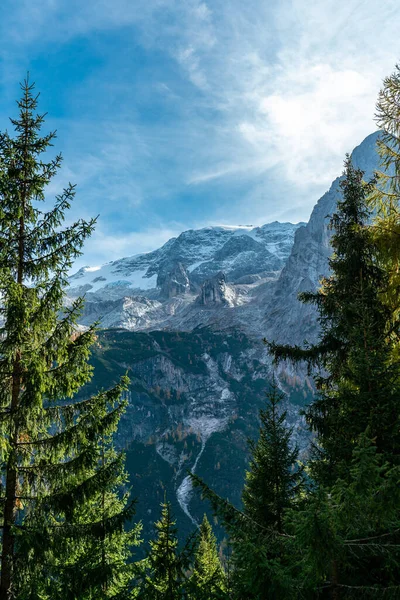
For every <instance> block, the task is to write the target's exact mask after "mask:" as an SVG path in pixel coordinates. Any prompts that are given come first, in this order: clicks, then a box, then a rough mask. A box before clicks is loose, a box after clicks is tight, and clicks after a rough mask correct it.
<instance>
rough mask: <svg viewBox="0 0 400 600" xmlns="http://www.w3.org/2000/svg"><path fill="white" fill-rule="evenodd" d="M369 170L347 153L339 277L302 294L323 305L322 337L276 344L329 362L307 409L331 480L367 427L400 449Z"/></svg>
mask: <svg viewBox="0 0 400 600" xmlns="http://www.w3.org/2000/svg"><path fill="white" fill-rule="evenodd" d="M362 175H363V173H362V172H361V171H359V170H357V169H354V167H353V166H352V164H351V161H350V159H347V161H346V170H345V178H344V180H343V181H342V183H341V187H342V190H343V200H342V201H340V202H339V203H338V209H337V213H336V214H334V215H333V217H332V220H331V226H332V228H333V229H334V235H333V237H332V246H333V250H334V254H333V256H332V258H331V260H330V267H331V271H332V275H331V276H330V277H329V278H325V279H323V281H322V287H321V289H320V290H319V291H318V292H316V293H306V294H302V295H301V300H303V301H305V302H312V303H314V304H316V305H317V308H318V311H319V315H320V324H321V337H320V341H319V343H318V344H317V345H315V346H312V347H309V348H305V349H299V348H290V347H282V346H278V345H276V344H274V343H272V344H269V348H270V350H271V352H272V353H273V354H274V356H275V359H276V360H281V359H283V358H289V359H291V360H294V361H299V360H305V361H307V362H308V364H309V365H310V366H317V367H318V368H322V372H320V374H319V375H317V377H316V383H317V386H318V388H319V390H320V393H319V396H318V398H317V399H316V400H315V401H314V402H313V403H312V404H311V406H310V408H309V409H308V410H307V411H306V415H307V420H308V423H309V425H310V427H311V429H312V430H314V431H315V432H316V433H317V434H318V443H319V448H317V449H316V453H315V458H316V461H315V463H314V467H315V469H316V470H317V471H318V473H315V475H316V476H317V477H318V478H319V479H320V481H325V483H326V482H328V481H331V482H333V481H334V480H335V478H336V477H337V476H339V475H340V476H345V474H346V472H348V465H349V464H350V461H351V456H352V451H353V449H354V445H355V443H356V441H357V439H358V436H359V435H360V434H362V433H363V432H364V431H365V430H366V428H367V427H368V428H369V431H370V435H371V437H373V438H375V439H376V445H377V448H378V451H379V452H385V453H386V454H387V456H388V457H389V456H393V454H394V453H396V454H397V453H398V452H399V451H400V437H399V416H398V413H397V410H396V406H397V404H398V399H399V385H398V384H399V381H400V369H399V364H398V363H396V362H394V361H393V360H392V347H393V341H392V337H393V336H394V335H395V333H394V331H393V328H392V325H393V315H392V312H391V311H390V308H389V307H388V306H387V304H386V303H385V301H384V298H383V296H382V292H383V290H385V289H386V288H387V283H388V276H387V272H386V270H385V269H384V268H383V266H382V265H380V264H379V261H378V260H377V248H376V244H375V240H374V235H373V232H372V229H371V226H370V225H369V220H370V217H371V213H370V210H369V208H368V202H367V196H368V194H369V193H370V192H371V190H372V186H371V185H370V184H368V185H367V184H364V183H363V182H362ZM396 335H397V334H396Z"/></svg>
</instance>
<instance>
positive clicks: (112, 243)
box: [73, 223, 183, 272]
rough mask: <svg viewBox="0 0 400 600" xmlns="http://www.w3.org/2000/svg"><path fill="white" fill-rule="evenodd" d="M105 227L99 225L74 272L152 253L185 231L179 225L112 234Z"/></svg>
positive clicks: (86, 245)
mask: <svg viewBox="0 0 400 600" xmlns="http://www.w3.org/2000/svg"><path fill="white" fill-rule="evenodd" d="M104 225H105V224H104V223H103V228H102V226H101V223H99V224H98V225H97V227H96V229H95V232H94V234H93V235H92V237H91V238H89V239H88V240H87V242H86V243H85V248H84V250H85V255H84V257H81V258H79V259H78V260H77V261H76V262H75V263H74V267H73V271H74V272H76V271H77V270H78V269H80V268H81V267H83V266H88V265H92V264H94V263H96V264H105V263H106V262H111V261H113V260H117V259H118V258H121V257H123V256H133V255H135V254H142V253H145V252H151V251H152V250H155V249H157V248H159V247H160V246H162V245H163V244H165V242H167V241H168V240H169V239H171V238H172V237H176V236H178V235H179V234H180V233H181V231H182V229H183V226H182V224H177V225H176V227H164V226H163V225H160V226H159V227H152V228H149V229H144V230H143V231H134V232H130V233H126V232H124V233H122V232H119V233H111V232H110V231H108V230H107V229H104Z"/></svg>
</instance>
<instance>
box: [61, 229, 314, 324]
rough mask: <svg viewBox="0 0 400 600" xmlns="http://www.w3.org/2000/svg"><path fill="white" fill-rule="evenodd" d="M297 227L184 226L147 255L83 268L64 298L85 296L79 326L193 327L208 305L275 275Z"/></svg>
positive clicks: (238, 297) (247, 294) (229, 300)
mask: <svg viewBox="0 0 400 600" xmlns="http://www.w3.org/2000/svg"><path fill="white" fill-rule="evenodd" d="M302 225H303V224H302V223H298V224H292V223H278V222H274V223H269V224H267V225H263V226H262V227H252V226H237V227H228V226H222V225H221V226H216V227H206V228H203V229H198V230H189V231H184V232H183V233H181V234H180V235H179V236H178V237H177V238H173V239H171V240H169V241H168V242H167V243H166V244H164V246H162V247H161V248H159V249H157V250H155V251H153V252H149V253H147V254H140V255H135V256H131V257H127V258H122V259H119V260H116V261H114V262H110V263H107V264H105V265H103V266H96V267H83V268H82V269H80V270H79V271H78V272H77V273H75V274H74V275H72V276H71V277H70V280H69V283H70V288H69V291H68V295H69V297H70V298H73V297H76V296H78V295H82V294H85V296H86V307H85V312H84V315H83V318H82V324H88V323H90V322H91V321H93V320H94V319H100V320H101V321H102V325H103V327H125V328H127V329H130V330H139V329H149V328H152V327H156V326H157V327H184V328H186V327H188V326H189V327H191V326H192V325H194V326H197V325H200V324H203V323H204V322H205V321H206V322H208V321H209V320H210V316H211V315H210V311H212V310H213V309H215V310H217V312H218V311H219V309H220V308H221V307H224V308H226V307H230V308H233V307H236V306H243V305H244V304H247V303H248V302H249V300H250V299H251V297H252V296H253V293H254V289H253V288H254V287H257V286H259V285H261V284H262V283H265V282H267V281H270V280H271V279H276V277H277V275H278V274H279V272H280V271H281V269H282V267H283V266H284V264H285V261H286V259H287V258H288V256H289V254H290V250H291V247H292V245H293V241H294V235H295V232H296V230H297V229H298V228H299V227H301V226H302ZM221 274H223V285H220V286H219V288H220V289H219V291H216V278H217V279H218V278H220V275H221ZM207 286H208V287H207ZM205 289H208V290H209V292H208V295H207V294H206V293H205ZM201 297H203V302H200V304H202V305H203V306H206V305H207V311H206V312H205V315H204V316H205V320H204V319H203V316H202V315H203V312H204V311H202V310H199V302H197V300H198V299H199V298H201ZM205 299H206V300H207V301H206V300H205ZM193 312H194V313H197V314H193Z"/></svg>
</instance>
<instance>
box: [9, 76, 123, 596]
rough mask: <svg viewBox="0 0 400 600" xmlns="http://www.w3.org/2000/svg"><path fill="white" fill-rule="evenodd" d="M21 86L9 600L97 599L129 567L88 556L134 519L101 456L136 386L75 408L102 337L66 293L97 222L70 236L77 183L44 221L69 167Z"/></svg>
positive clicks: (13, 257) (15, 148) (12, 261)
mask: <svg viewBox="0 0 400 600" xmlns="http://www.w3.org/2000/svg"><path fill="white" fill-rule="evenodd" d="M21 87H22V97H21V100H20V101H19V102H18V108H19V115H18V117H17V118H16V119H11V123H12V126H13V128H14V130H15V137H14V138H13V137H11V136H10V135H9V134H8V132H5V133H2V134H1V135H0V199H1V202H0V296H1V313H2V326H1V335H0V383H1V384H0V411H1V412H0V430H1V431H0V433H1V437H0V440H1V441H0V458H1V460H0V468H1V471H2V475H1V517H2V521H3V523H2V540H1V542H2V551H1V577H0V600H10V599H11V598H13V599H15V598H16V599H18V600H19V599H23V598H24V599H25V598H32V599H33V598H42V599H46V598H55V597H57V598H62V597H63V596H62V594H63V593H64V591H65V587H63V582H65V580H66V576H68V577H69V578H70V579H71V581H72V580H73V579H74V578H77V579H80V580H82V581H83V580H84V590H85V591H84V593H82V595H81V596H80V595H79V594H78V593H77V594H75V595H74V593H73V592H70V591H68V593H67V592H66V593H65V596H64V597H66V598H77V597H80V598H81V597H84V598H86V597H88V598H89V597H91V596H90V590H92V591H93V594H94V595H95V597H96V598H101V597H106V595H105V594H103V592H102V590H104V586H106V585H107V582H108V581H114V580H115V579H116V578H118V575H117V572H118V571H119V570H120V568H121V563H120V562H119V561H117V564H116V563H114V562H113V559H112V560H111V561H109V559H108V557H107V558H106V562H107V567H106V568H104V569H102V568H95V567H94V563H95V562H96V560H95V559H94V561H93V563H90V559H89V558H88V557H87V556H86V555H85V553H84V552H83V550H82V549H83V548H85V547H87V548H89V547H94V546H95V545H96V544H98V547H99V548H100V547H101V544H102V540H104V539H105V537H109V536H111V537H112V536H114V535H118V533H117V532H120V533H121V535H122V528H123V524H124V523H125V522H126V520H127V519H129V518H130V517H131V516H132V512H133V505H132V503H131V502H129V501H127V499H123V497H122V496H120V495H118V485H119V483H121V477H122V478H123V475H122V473H123V457H122V456H121V455H118V454H116V453H114V452H113V451H112V443H111V441H110V442H109V443H107V457H106V458H104V456H102V448H103V443H102V440H103V438H104V437H105V439H108V440H110V439H111V438H110V437H108V436H111V435H112V432H113V431H115V428H116V426H117V424H118V421H119V418H120V415H121V413H122V412H123V410H124V408H125V404H126V401H125V400H124V399H123V397H122V394H123V392H124V390H126V388H127V385H128V380H127V378H126V377H125V378H123V379H122V380H121V382H120V383H119V384H118V385H116V386H115V387H114V388H112V389H110V390H108V391H104V392H101V393H99V394H98V395H96V396H95V397H92V398H89V399H87V400H80V401H79V402H78V401H76V399H75V394H76V392H78V390H79V389H80V388H81V387H82V386H83V384H85V383H86V382H87V381H88V380H89V379H90V377H91V374H92V368H91V367H90V365H89V363H88V358H89V354H90V347H91V345H92V344H93V343H94V342H95V331H96V330H95V326H93V327H90V328H88V329H87V330H85V331H80V330H79V329H78V328H77V325H76V324H77V319H78V317H79V314H80V312H81V310H82V306H83V300H82V299H77V300H76V301H74V302H73V303H72V305H71V306H69V307H68V308H65V307H64V299H65V288H66V285H67V276H68V272H69V269H70V267H71V266H72V263H73V261H74V259H75V258H76V257H77V256H79V254H80V253H81V248H82V245H83V243H84V241H85V239H86V238H87V237H88V236H89V235H90V234H91V233H92V231H93V228H94V224H95V221H94V220H93V219H92V220H90V221H89V222H86V221H84V220H82V219H78V220H77V221H75V222H74V223H72V224H71V225H69V226H63V222H64V219H65V215H66V212H67V211H68V209H69V208H70V205H71V202H72V200H73V198H74V195H75V187H74V186H73V185H71V184H70V185H68V187H67V188H66V189H65V190H64V191H63V192H61V193H60V194H59V195H58V196H56V200H55V203H54V206H53V208H51V209H49V210H47V211H46V210H42V207H43V201H44V200H45V192H46V187H47V186H48V185H49V183H50V182H51V181H52V179H53V177H54V176H55V175H56V174H57V172H58V170H59V169H60V166H61V162H62V158H61V156H60V155H56V156H55V157H53V158H50V159H49V160H48V161H47V162H45V161H44V160H43V154H44V153H45V152H46V150H48V149H49V147H51V146H52V143H53V140H54V138H55V133H54V132H53V133H49V134H45V135H41V127H42V125H43V122H44V115H40V114H38V113H37V102H38V96H35V95H34V94H33V89H34V86H33V85H31V84H30V83H29V81H25V82H24V83H23V85H22V86H21ZM103 493H104V494H105V498H106V499H107V500H106V502H109V501H111V503H113V498H115V501H116V503H115V505H114V507H113V508H112V509H110V510H105V511H104V512H103V513H101V511H100V512H99V513H97V512H96V511H92V512H91V513H90V511H88V507H90V506H95V505H96V503H98V501H99V498H101V497H102V494H103ZM113 494H117V495H118V498H119V500H118V501H117V496H113ZM77 549H78V550H77ZM79 549H80V550H79ZM81 550H82V553H81V555H80V556H79V560H75V561H74V555H75V556H78V555H79V553H80V552H81ZM87 561H89V563H90V564H88V562H87ZM86 568H87V571H85V569H86ZM124 569H125V567H124V566H123V568H122V570H124ZM96 594H97V595H96Z"/></svg>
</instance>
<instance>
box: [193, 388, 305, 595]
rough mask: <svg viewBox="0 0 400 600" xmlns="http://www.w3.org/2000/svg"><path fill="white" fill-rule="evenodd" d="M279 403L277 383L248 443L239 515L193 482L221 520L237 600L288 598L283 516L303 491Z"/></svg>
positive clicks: (289, 585) (290, 579)
mask: <svg viewBox="0 0 400 600" xmlns="http://www.w3.org/2000/svg"><path fill="white" fill-rule="evenodd" d="M283 398H284V395H283V393H282V392H281V391H280V390H279V388H278V385H277V383H276V381H275V380H274V381H273V382H272V384H271V389H270V390H269V392H268V394H267V406H266V408H265V409H263V410H261V411H260V431H259V433H260V435H259V439H258V441H257V442H253V441H249V449H250V463H249V470H248V472H247V473H246V479H245V485H244V490H243V495H242V499H243V510H239V509H237V508H235V507H234V506H233V505H232V504H230V503H229V502H228V501H227V500H223V499H222V498H220V497H219V496H218V495H217V494H215V493H214V492H213V491H212V490H210V488H209V487H208V486H207V485H206V484H205V483H204V482H202V481H201V480H200V479H199V478H198V477H196V476H194V475H192V480H193V482H194V484H195V485H196V486H198V487H200V489H201V490H202V493H203V495H204V497H205V498H207V499H208V500H209V501H210V502H211V505H212V507H213V510H214V512H215V514H216V515H217V516H218V517H219V518H220V519H221V521H222V524H223V525H224V527H225V529H226V531H227V534H228V541H229V544H230V546H231V548H232V569H233V572H232V586H233V596H234V598H237V599H238V600H239V599H241V598H246V599H248V600H267V599H273V598H282V599H285V598H288V599H289V598H293V597H294V596H293V577H294V575H293V573H292V571H295V567H294V568H293V569H292V565H291V557H290V556H289V553H288V551H287V546H288V542H289V541H290V539H291V538H290V536H289V535H288V534H287V532H286V525H285V523H286V515H287V513H289V512H290V511H294V510H295V509H296V506H297V504H298V503H299V497H300V494H301V490H302V487H303V469H302V467H299V466H298V464H297V459H298V449H297V448H296V447H292V444H291V437H292V430H291V429H290V428H288V427H287V425H286V417H287V414H286V411H284V410H281V409H280V406H279V405H280V403H281V402H282V400H283Z"/></svg>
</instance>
